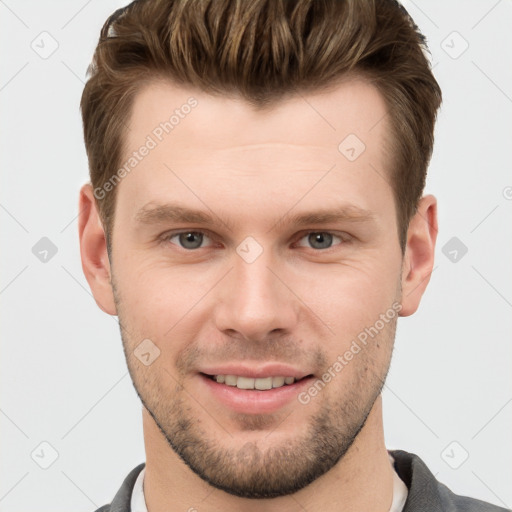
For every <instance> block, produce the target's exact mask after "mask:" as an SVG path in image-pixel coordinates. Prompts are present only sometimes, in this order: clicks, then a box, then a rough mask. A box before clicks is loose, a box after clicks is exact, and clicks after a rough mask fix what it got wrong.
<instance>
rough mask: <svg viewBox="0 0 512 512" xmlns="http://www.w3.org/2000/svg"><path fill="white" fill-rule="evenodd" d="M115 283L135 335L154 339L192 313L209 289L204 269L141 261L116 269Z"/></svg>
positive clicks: (123, 309) (128, 263)
mask: <svg viewBox="0 0 512 512" xmlns="http://www.w3.org/2000/svg"><path fill="white" fill-rule="evenodd" d="M213 277H214V276H212V278H213ZM116 282H117V283H118V286H117V287H118V288H119V295H120V297H121V299H122V311H123V313H124V315H127V319H128V320H129V322H130V324H131V325H132V326H133V327H134V329H136V331H137V332H138V333H139V334H141V335H143V336H147V337H151V336H154V337H156V338H161V337H162V336H164V335H165V334H166V333H167V334H168V335H169V332H170V330H172V329H173V326H174V325H176V324H177V323H178V322H180V321H181V320H182V319H183V320H185V318H186V317H187V315H192V314H193V308H194V306H196V305H197V304H198V303H199V301H200V300H201V298H202V297H204V296H205V294H207V293H208V291H209V289H210V288H211V284H210V283H209V282H210V280H209V278H208V274H207V272H206V270H204V271H199V270H197V269H195V270H194V269H192V267H189V268H185V267H183V266H181V267H180V266H174V267H172V266H170V265H162V264H153V263H147V262H144V261H133V262H127V264H126V265H125V266H124V268H119V269H118V272H116ZM119 283H120V284H119Z"/></svg>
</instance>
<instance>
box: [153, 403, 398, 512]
mask: <svg viewBox="0 0 512 512" xmlns="http://www.w3.org/2000/svg"><path fill="white" fill-rule="evenodd" d="M143 428H144V443H145V448H146V470H145V475H144V495H145V499H146V504H147V507H148V512H164V511H168V510H169V506H170V505H172V509H173V510H190V511H194V510H196V509H197V510H200V511H201V512H206V511H211V512H213V511H220V510H222V512H235V511H239V510H244V511H247V512H261V511H266V512H274V511H276V512H277V511H279V512H289V511H290V512H291V511H292V510H294V511H296V510H297V508H303V509H305V510H322V511H324V512H331V511H332V512H334V511H336V512H355V511H360V510H372V511H374V512H388V511H389V509H390V507H391V502H392V500H393V469H392V466H391V464H390V461H389V457H388V453H387V450H386V447H385V443H384V429H383V421H382V397H381V396H379V397H378V398H377V400H376V402H375V404H374V406H373V408H372V410H371V412H370V415H369V416H368V419H367V421H366V423H365V425H364V427H363V428H362V429H361V431H360V432H359V434H358V436H357V438H356V439H355V441H354V443H353V444H352V446H351V447H350V449H349V450H348V452H347V453H346V454H345V456H344V457H343V458H342V459H341V460H340V461H338V463H337V464H336V465H335V466H334V467H333V468H332V469H331V470H330V471H328V472H327V473H326V474H324V475H323V476H321V477H320V478H318V479H317V480H315V481H314V482H312V483H311V484H310V485H308V486H307V487H305V488H304V489H302V490H300V491H299V492H297V493H295V494H293V495H289V496H282V497H279V498H272V499H261V500H252V499H246V498H239V497H237V496H232V495H231V494H228V493H226V492H224V491H221V490H219V489H216V488H214V487H212V486H210V485H209V484H207V483H206V482H204V481H203V480H202V479H201V478H199V477H198V476H197V475H196V474H195V473H194V472H193V471H192V470H191V469H190V468H189V467H188V466H187V465H186V464H185V463H184V462H183V461H182V460H181V458H180V457H179V456H178V455H176V453H175V452H174V451H173V450H172V449H171V447H170V446H169V445H168V443H167V441H166V439H165V438H164V436H163V435H162V433H161V432H160V430H159V428H158V426H157V425H156V424H155V422H154V420H153V418H152V417H151V416H150V414H149V413H148V412H147V411H146V409H145V408H143Z"/></svg>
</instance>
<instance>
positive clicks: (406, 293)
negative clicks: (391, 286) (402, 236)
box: [400, 195, 437, 316]
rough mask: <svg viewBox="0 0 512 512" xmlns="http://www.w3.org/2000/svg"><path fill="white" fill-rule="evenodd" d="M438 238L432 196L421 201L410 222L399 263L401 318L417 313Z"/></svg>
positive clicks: (435, 204) (434, 200)
mask: <svg viewBox="0 0 512 512" xmlns="http://www.w3.org/2000/svg"><path fill="white" fill-rule="evenodd" d="M436 238H437V200H436V198H435V197H434V196H432V195H426V196H424V197H422V198H421V199H420V202H419V204H418V209H417V211H416V214H415V215H414V216H413V218H412V219H411V221H410V223H409V229H408V231H407V245H406V249H405V254H404V259H403V264H402V309H401V310H400V316H409V315H412V314H413V313H415V312H416V310H417V309H418V306H419V304H420V300H421V297H422V295H423V292H424V291H425V289H426V287H427V285H428V283H429V281H430V275H431V274H432V267H433V266H434V251H435V245H436Z"/></svg>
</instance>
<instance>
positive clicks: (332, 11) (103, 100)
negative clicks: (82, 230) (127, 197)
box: [80, 0, 442, 251]
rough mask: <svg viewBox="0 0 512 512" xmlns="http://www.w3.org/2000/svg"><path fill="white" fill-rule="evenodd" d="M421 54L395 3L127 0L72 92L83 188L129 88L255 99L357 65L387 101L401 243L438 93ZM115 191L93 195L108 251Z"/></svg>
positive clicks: (117, 142) (324, 82)
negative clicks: (152, 86) (83, 161)
mask: <svg viewBox="0 0 512 512" xmlns="http://www.w3.org/2000/svg"><path fill="white" fill-rule="evenodd" d="M427 51H428V48H427V45H426V40H425V37H424V36H423V35H422V34H421V33H420V32H419V30H418V27H417V26H416V25H415V24H414V22H413V20H412V19H411V17H410V16H409V14H408V13H407V11H406V10H405V9H404V7H403V6H401V5H400V4H399V3H398V2H397V1H396V0H136V1H134V2H132V3H131V4H129V5H127V6H126V7H124V8H122V9H118V10H117V11H115V12H114V13H113V14H112V15H111V16H110V17H109V18H108V19H107V21H106V22H105V24H104V26H103V28H102V30H101V35H100V39H99V42H98V46H97V48H96V50H95V53H94V57H93V61H92V63H91V66H89V69H88V74H89V75H90V77H89V79H88V81H87V83H86V85H85V88H84V91H83V94H82V98H81V103H80V107H81V111H82V117H83V127H84V138H85V146H86V150H87V155H88V159H89V172H90V177H91V183H92V186H93V188H94V189H95V190H96V189H98V188H100V189H101V188H102V187H103V186H104V184H105V183H106V182H107V181H108V180H109V179H110V177H111V176H113V175H114V174H115V172H116V170H117V168H118V166H119V165H120V162H121V158H122V154H123V151H124V146H123V141H124V140H125V138H126V137H125V136H126V131H127V129H126V126H127V123H128V121H129V116H130V113H131V110H132V106H133V101H134V97H135V95H136V93H137V92H138V91H139V90H140V89H141V87H142V86H143V85H144V84H147V83H148V82H151V81H152V80H155V79H162V78H163V79H165V80H171V81H172V82H174V83H176V84H182V85H185V86H187V85H188V86H193V87H197V88H199V89H200V90H202V91H205V92H208V93H211V94H216V95H219V94H220V95H230V94H234V95H238V96H241V97H242V98H243V99H244V100H246V101H247V102H249V103H251V104H252V105H253V106H255V107H259V108H263V107H268V106H269V105H270V106H271V105H273V104H274V103H275V102H276V101H277V100H278V99H280V98H282V97H283V96H286V95H291V94H294V93H302V92H308V91H310V92H311V91H313V92H314V91H319V90H322V89H325V88H326V87H328V86H329V85H332V84H334V83H336V82H337V81H338V80H340V79H343V78H344V77H347V76H349V75H350V74H352V75H354V74H355V75H357V76H360V77H362V78H365V79H369V80H370V81H371V83H373V84H374V85H375V86H376V87H377V88H378V90H379V91H380V93H381V94H382V96H383V97H384V99H385V102H386V105H387V109H388V114H389V116H388V117H389V120H390V128H391V147H390V149H391V154H392V162H390V163H389V166H390V171H389V176H390V178H391V183H392V186H393V189H394V196H395V204H396V210H397V225H398V233H399V240H400V245H401V248H402V251H403V250H404V249H405V243H406V236H407V229H408V225H409V221H410V219H411V217H412V215H414V213H415V211H416V208H417V205H418V201H419V199H420V198H421V195H422V192H423V189H424V186H425V179H426V173H427V167H428V163H429V161H430V158H431V155H432V149H433V143H434V124H435V120H436V115H437V110H438V108H439V106H440V104H441V98H442V97H441V89H440V87H439V85H438V83H437V82H436V80H435V78H434V76H433V74H432V71H431V68H430V65H429V62H428V59H427V57H426V55H425V52H427ZM376 179H380V178H379V177H378V176H377V175H376ZM115 192H116V188H115V187H114V188H113V190H111V191H110V192H109V193H108V194H105V195H104V197H102V198H101V199H99V198H98V197H96V201H97V206H98V210H99V214H100V217H101V220H102V222H103V225H104V226H105V230H106V236H107V245H108V247H109V248H110V244H109V240H110V234H111V229H112V227H113V220H114V210H115Z"/></svg>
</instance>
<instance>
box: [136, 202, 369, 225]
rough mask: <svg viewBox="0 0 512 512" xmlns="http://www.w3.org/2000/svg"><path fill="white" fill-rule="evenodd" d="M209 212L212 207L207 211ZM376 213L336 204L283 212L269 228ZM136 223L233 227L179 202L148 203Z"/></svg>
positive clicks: (364, 217) (355, 219)
mask: <svg viewBox="0 0 512 512" xmlns="http://www.w3.org/2000/svg"><path fill="white" fill-rule="evenodd" d="M210 211H211V210H210ZM375 218H376V216H375V214H374V213H373V212H371V211H370V210H365V209H363V208H360V207H358V206H355V205H350V204H346V205H339V206H337V207H334V208H328V209H327V208H324V209H319V210H315V211H311V212H305V213H295V214H293V215H292V214H284V215H282V216H280V217H279V218H278V219H277V220H276V221H275V223H274V224H273V227H272V228H271V229H274V228H276V227H282V226H283V225H286V224H290V225H293V226H298V227H300V226H305V225H308V224H329V223H335V222H341V221H348V222H369V221H372V220H375ZM134 220H135V222H136V223H139V224H145V225H152V224H160V223H164V222H177V223H190V224H204V225H214V224H215V223H219V222H220V223H221V224H224V225H225V226H227V227H228V229H229V230H231V231H232V230H233V229H234V225H233V223H232V222H226V221H225V220H223V219H221V218H220V217H219V216H218V215H215V214H213V212H212V213H209V212H207V211H203V210H198V209H194V208H188V207H184V206H181V205H179V204H172V203H169V204H154V203H148V204H146V205H145V206H143V207H142V208H141V209H140V210H139V211H138V212H137V213H136V214H135V217H134Z"/></svg>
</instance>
